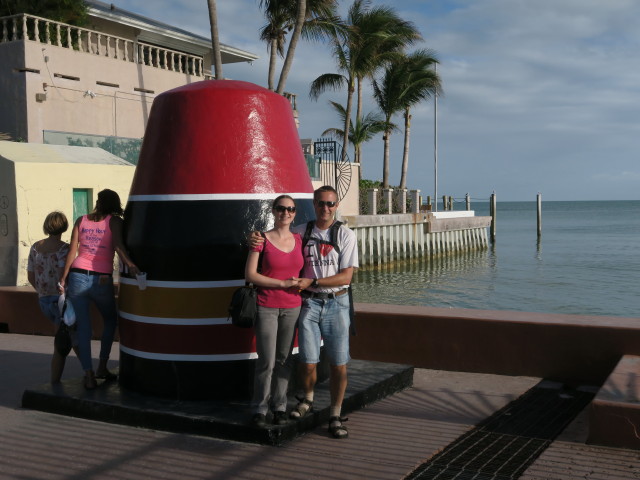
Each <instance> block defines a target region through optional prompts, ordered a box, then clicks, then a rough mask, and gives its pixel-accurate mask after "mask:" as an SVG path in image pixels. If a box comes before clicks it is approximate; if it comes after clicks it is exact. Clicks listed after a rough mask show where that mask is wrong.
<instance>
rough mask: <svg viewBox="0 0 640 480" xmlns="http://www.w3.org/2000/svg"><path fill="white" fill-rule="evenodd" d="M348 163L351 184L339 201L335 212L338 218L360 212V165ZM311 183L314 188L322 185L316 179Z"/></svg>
mask: <svg viewBox="0 0 640 480" xmlns="http://www.w3.org/2000/svg"><path fill="white" fill-rule="evenodd" d="M349 165H350V166H351V184H350V186H349V191H348V192H347V194H346V195H345V197H344V198H343V199H342V200H341V201H340V207H339V208H338V212H337V217H338V218H342V217H344V216H347V215H359V214H360V209H359V204H360V186H359V181H358V178H359V170H360V165H359V164H357V163H350V164H349ZM311 183H312V184H313V188H314V190H315V189H316V188H319V187H321V186H322V185H324V184H323V183H322V182H320V181H316V180H313V181H312V182H311Z"/></svg>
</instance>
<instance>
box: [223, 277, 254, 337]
mask: <svg viewBox="0 0 640 480" xmlns="http://www.w3.org/2000/svg"><path fill="white" fill-rule="evenodd" d="M257 299H258V291H257V290H256V288H255V287H254V286H253V285H252V284H249V285H245V286H244V287H240V288H239V289H237V290H236V291H235V292H233V296H232V297H231V304H230V305H229V318H231V323H232V324H233V325H235V326H236V327H240V328H251V327H253V326H254V325H255V323H256V317H257V315H258V306H257V303H256V300H257Z"/></svg>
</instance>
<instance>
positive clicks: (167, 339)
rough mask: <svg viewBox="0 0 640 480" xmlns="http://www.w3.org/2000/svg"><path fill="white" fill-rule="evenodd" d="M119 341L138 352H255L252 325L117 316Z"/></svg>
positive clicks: (185, 353)
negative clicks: (150, 320)
mask: <svg viewBox="0 0 640 480" xmlns="http://www.w3.org/2000/svg"><path fill="white" fill-rule="evenodd" d="M120 337H121V343H122V344H123V345H126V346H127V347H128V348H130V349H133V350H138V351H142V352H153V353H157V354H168V355H229V354H239V353H255V351H256V343H255V337H254V331H253V329H252V328H238V327H234V326H233V325H158V324H150V323H141V322H135V321H131V320H127V319H125V318H122V317H120Z"/></svg>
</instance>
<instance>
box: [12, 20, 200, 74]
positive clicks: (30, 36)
mask: <svg viewBox="0 0 640 480" xmlns="http://www.w3.org/2000/svg"><path fill="white" fill-rule="evenodd" d="M0 22H1V25H2V37H1V40H0V43H5V42H13V41H17V40H28V41H33V42H40V43H43V44H46V45H55V46H57V47H63V48H69V49H72V50H76V51H78V52H84V53H90V54H94V55H100V56H104V57H109V58H113V59H116V60H122V61H125V62H132V63H139V64H142V65H147V66H149V67H155V68H160V69H163V70H169V71H172V72H178V73H186V74H188V75H194V76H196V77H204V76H205V71H204V68H203V67H204V65H203V63H204V62H203V58H202V57H201V56H198V55H190V54H188V53H184V52H178V51H175V50H169V49H167V48H161V47H157V46H155V45H150V44H147V43H143V42H138V41H137V40H129V39H126V38H122V37H116V36H115V35H107V34H105V33H102V32H97V31H95V30H89V29H86V28H81V27H74V26H73V25H68V24H66V23H61V22H56V21H53V20H48V19H46V18H40V17H36V16H33V15H27V14H24V13H21V14H19V15H12V16H9V17H2V18H0Z"/></svg>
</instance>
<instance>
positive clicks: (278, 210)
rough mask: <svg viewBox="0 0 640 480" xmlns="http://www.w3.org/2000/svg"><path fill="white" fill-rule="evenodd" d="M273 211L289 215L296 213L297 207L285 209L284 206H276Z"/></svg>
mask: <svg viewBox="0 0 640 480" xmlns="http://www.w3.org/2000/svg"><path fill="white" fill-rule="evenodd" d="M273 209H274V210H275V211H276V212H280V213H282V212H289V213H296V207H285V206H284V205H276V206H275V207H273Z"/></svg>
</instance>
